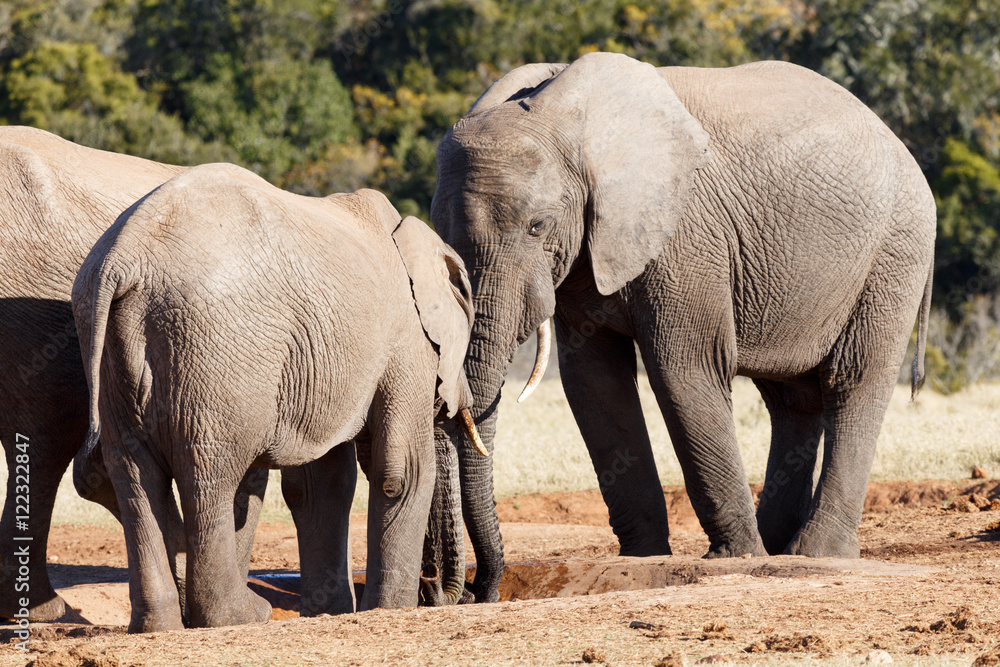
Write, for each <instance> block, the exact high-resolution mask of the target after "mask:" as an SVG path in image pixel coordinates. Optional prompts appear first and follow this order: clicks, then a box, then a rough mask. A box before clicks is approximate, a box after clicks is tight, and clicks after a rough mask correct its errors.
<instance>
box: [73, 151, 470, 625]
mask: <svg viewBox="0 0 1000 667" xmlns="http://www.w3.org/2000/svg"><path fill="white" fill-rule="evenodd" d="M73 307H74V315H75V317H76V321H77V328H78V332H79V337H80V343H81V346H82V349H83V357H84V364H85V368H86V370H87V378H88V382H89V384H90V387H91V410H90V415H91V429H92V433H94V434H97V433H100V434H101V438H102V445H101V446H102V448H103V449H104V458H105V461H106V464H107V466H108V471H109V473H110V475H111V479H112V481H113V483H114V486H115V491H116V494H117V496H118V500H119V504H120V505H121V507H122V512H123V525H124V527H125V537H126V543H127V545H128V560H129V594H130V598H131V602H132V620H131V624H130V627H129V630H130V631H132V632H141V631H154V630H163V629H170V628H179V627H181V618H180V615H179V613H178V608H179V606H178V601H177V599H176V595H177V594H176V590H175V589H174V587H172V586H170V585H168V584H169V579H170V571H169V568H168V566H167V563H166V553H165V551H164V549H163V540H162V537H161V535H160V529H159V526H161V525H163V514H164V511H165V507H166V506H167V505H168V504H169V499H170V497H171V478H173V479H174V480H175V481H176V483H177V486H178V491H179V494H180V499H181V506H182V509H183V514H184V520H185V532H186V536H187V547H188V552H187V577H186V580H187V590H186V595H187V606H188V608H189V610H190V614H191V625H193V626H219V625H232V624H239V623H245V622H252V621H260V620H264V619H266V618H268V617H269V616H270V605H268V604H267V602H266V601H264V600H263V599H262V598H259V597H258V596H256V595H255V594H254V593H252V592H251V591H250V590H249V589H248V588H247V585H246V579H245V576H243V575H242V574H241V573H240V572H239V568H237V567H234V565H233V561H234V558H233V554H234V549H235V541H234V535H233V514H232V498H233V494H234V492H235V491H236V487H237V485H238V483H239V481H240V479H241V478H242V477H243V476H244V474H245V473H246V471H247V470H248V469H249V468H250V467H251V466H260V467H270V468H277V467H286V466H298V465H302V464H305V463H308V462H311V461H312V462H316V463H317V464H319V465H320V466H321V467H322V473H321V474H319V473H318V474H319V475H320V478H321V479H322V480H323V481H324V482H325V483H323V484H315V485H314V489H313V491H314V492H315V493H317V494H322V498H314V499H313V500H314V501H315V505H314V507H316V508H322V511H323V513H324V518H325V521H326V523H327V525H328V526H331V528H330V529H328V530H324V531H313V532H315V533H318V534H316V535H302V534H301V531H300V539H302V540H307V539H308V540H309V541H311V543H312V544H313V545H314V546H316V550H315V551H313V552H312V553H311V557H313V558H317V557H325V558H328V559H329V560H330V562H328V563H326V566H327V573H328V575H329V579H328V581H326V582H307V581H303V582H302V586H303V591H307V590H308V589H309V588H310V587H312V586H320V587H321V588H322V591H323V592H324V594H325V595H327V596H328V597H329V598H331V599H333V600H335V601H336V602H335V604H334V605H333V606H334V610H335V611H351V610H353V606H354V605H353V585H352V579H351V572H350V564H351V560H350V551H349V549H350V542H349V539H348V520H349V515H350V508H351V502H352V499H353V496H354V486H355V476H356V470H357V467H356V465H355V448H354V447H353V446H351V444H350V443H351V442H352V441H353V439H355V438H357V440H358V441H359V444H360V443H361V442H369V443H370V447H365V448H364V449H365V451H366V452H367V453H368V456H370V464H369V465H370V472H369V474H368V477H369V480H370V482H371V486H370V496H369V514H368V517H369V518H368V571H367V581H366V585H365V591H364V596H363V598H362V600H361V603H360V605H359V607H360V608H361V609H369V608H373V607H377V606H378V607H400V606H408V605H415V604H416V603H417V599H418V587H419V576H420V566H421V562H420V559H421V546H422V544H423V538H424V534H425V530H426V529H427V525H428V524H427V521H428V512H429V509H430V504H431V498H432V494H433V492H434V484H435V467H434V466H435V445H434V440H433V427H434V423H433V422H434V416H435V410H436V408H440V409H441V411H442V412H443V413H446V414H447V416H449V417H453V416H455V415H456V413H457V412H458V411H459V410H461V409H467V407H468V405H469V397H470V394H469V389H468V384H467V382H466V380H465V374H464V371H463V361H464V356H465V350H466V348H467V345H468V339H469V333H470V328H471V324H472V304H471V292H470V288H469V285H468V279H467V277H466V274H465V270H464V268H463V266H462V262H461V259H460V258H459V257H458V256H457V255H455V254H454V252H453V251H451V250H450V249H449V248H447V246H445V245H444V243H443V242H442V241H441V240H440V238H438V236H437V235H436V234H434V232H433V231H431V230H430V228H429V227H427V225H425V224H424V223H422V222H420V221H419V220H417V219H416V218H407V219H405V220H403V221H400V219H399V214H398V213H397V212H396V210H395V209H394V208H393V207H392V205H391V204H390V203H389V202H388V200H387V199H386V198H385V197H384V196H383V195H381V194H379V193H377V192H374V191H371V190H361V191H359V192H357V193H354V194H350V195H331V196H330V197H326V198H322V199H320V198H311V197H302V196H299V195H293V194H290V193H287V192H283V191H281V190H279V189H277V188H275V187H273V186H271V185H270V184H268V183H267V182H265V181H264V180H262V179H261V178H259V177H258V176H256V175H254V174H252V173H251V172H248V171H246V170H244V169H242V168H239V167H235V166H232V165H204V166H201V167H194V168H192V169H190V170H188V171H187V172H185V173H184V174H182V175H180V176H177V177H176V178H174V179H172V180H171V181H169V182H167V183H165V184H164V185H162V186H161V187H160V188H158V189H157V190H155V191H154V192H152V193H150V194H149V195H148V196H147V197H145V198H144V199H142V200H140V201H139V202H137V203H136V204H135V205H134V206H133V207H132V208H131V209H130V210H129V211H127V212H126V213H125V214H123V215H122V216H121V217H120V218H119V219H118V221H116V223H115V224H114V225H113V226H112V227H111V229H109V230H108V232H107V233H106V234H105V235H104V236H103V237H102V238H101V239H100V240H99V241H98V242H97V244H96V245H95V246H94V249H93V250H92V251H91V253H90V255H89V256H88V258H87V260H86V261H85V262H84V264H83V266H82V267H81V269H80V273H79V275H78V277H77V280H76V283H75V284H74V288H73ZM442 404H443V406H444V407H441V406H442ZM468 423H470V424H471V418H470V420H469V422H468ZM470 437H471V436H470ZM473 439H474V438H473ZM340 443H347V444H340ZM359 449H360V447H359ZM456 466H457V464H456ZM315 470H318V469H317V468H314V471H315ZM456 473H457V471H456ZM457 511H458V509H457V508H456V512H457ZM447 539H449V540H456V539H459V540H460V539H461V536H460V535H459V536H457V537H456V536H454V535H451V536H448V537H447ZM300 551H301V549H300ZM307 556H310V554H306V555H305V556H304V557H303V558H304V560H305V558H306V557H307ZM306 566H307V563H306V562H303V571H305V569H306ZM460 574H464V572H460Z"/></svg>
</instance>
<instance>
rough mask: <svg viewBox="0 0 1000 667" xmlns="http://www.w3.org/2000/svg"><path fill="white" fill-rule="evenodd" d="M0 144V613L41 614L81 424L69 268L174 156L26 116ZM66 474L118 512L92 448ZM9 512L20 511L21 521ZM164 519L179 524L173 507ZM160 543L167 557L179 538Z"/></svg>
mask: <svg viewBox="0 0 1000 667" xmlns="http://www.w3.org/2000/svg"><path fill="white" fill-rule="evenodd" d="M0 154H2V156H3V157H2V160H0V164H2V167H0V169H2V177H0V368H2V369H3V370H4V379H3V380H2V381H0V441H2V442H3V448H4V454H5V456H6V462H7V493H6V499H5V502H4V510H3V517H2V519H0V618H8V619H10V618H13V617H14V615H15V614H17V613H19V610H20V609H21V604H20V601H21V599H22V598H26V599H27V600H28V613H29V619H30V620H31V621H52V620H55V619H57V618H59V617H61V616H62V615H63V614H64V613H65V611H66V605H65V603H64V602H63V600H62V598H60V597H59V596H58V595H56V593H55V591H54V590H53V588H52V584H51V582H50V581H49V576H48V571H47V569H46V561H47V556H46V543H47V541H48V534H49V523H50V521H51V516H52V507H53V504H54V502H55V497H56V489H57V488H58V486H59V482H60V480H61V479H62V476H63V473H64V472H65V471H66V467H67V466H68V465H69V462H70V461H71V460H72V459H73V457H74V455H75V454H76V453H77V451H78V450H79V449H80V447H81V445H82V444H83V442H84V440H85V439H86V434H87V382H86V378H85V377H84V373H83V362H82V361H81V359H80V346H79V343H78V341H77V337H76V327H75V325H74V322H73V312H72V308H71V305H70V291H71V289H72V286H73V278H74V277H75V276H76V272H77V270H78V269H79V268H80V265H81V264H82V263H83V260H84V258H85V257H86V256H87V253H88V252H89V251H90V249H91V247H92V246H93V245H94V242H95V241H97V239H98V238H99V237H100V236H101V234H103V233H104V231H105V230H106V229H107V228H108V227H110V226H111V223H112V222H114V220H115V218H116V217H117V216H118V214H119V213H121V212H122V211H123V210H125V209H126V208H127V207H128V206H130V205H131V204H132V203H133V202H135V200H136V199H138V198H139V197H141V196H142V195H144V194H146V193H147V192H149V191H150V190H152V189H153V188H155V187H156V186H158V185H159V184H160V183H163V182H164V181H166V180H168V179H169V178H171V177H173V176H175V175H177V174H179V173H181V172H182V171H183V170H184V168H183V167H174V166H170V165H165V164H159V163H157V162H152V161H150V160H143V159H141V158H136V157H132V156H128V155H117V154H114V153H108V152H105V151H98V150H94V149H91V148H86V147H83V146H78V145H76V144H74V143H72V142H69V141H66V140H65V139H61V138H59V137H57V136H55V135H53V134H50V133H48V132H44V131H42V130H38V129H35V128H31V127H17V126H11V127H2V128H0ZM74 482H75V485H76V488H77V490H78V492H79V493H80V494H81V495H82V496H84V497H85V498H88V499H89V500H93V501H94V502H98V503H100V504H102V505H104V506H105V507H107V508H108V509H109V510H110V511H111V512H112V514H114V515H115V516H116V517H117V516H119V513H118V505H117V503H116V501H115V497H114V490H113V489H112V488H111V483H110V480H109V479H108V478H107V475H106V473H105V471H104V470H103V465H102V464H101V462H100V450H99V449H95V450H94V457H92V460H84V459H81V460H80V461H79V465H77V466H76V467H75V468H74ZM266 482H267V479H266V477H261V475H259V474H257V473H254V475H252V476H250V477H249V478H248V479H247V486H246V489H245V492H244V493H243V494H242V499H243V502H244V505H243V506H242V509H241V510H240V512H239V513H240V515H241V517H240V525H241V526H242V527H243V528H242V529H241V531H240V533H241V544H242V545H243V552H244V556H243V561H244V562H249V556H250V547H251V545H252V542H253V534H254V529H255V527H256V524H257V515H258V513H259V511H260V501H261V497H262V495H263V492H264V490H263V485H264V484H266ZM25 501H27V502H25ZM19 516H26V517H27V521H26V522H25V523H26V524H27V529H26V530H24V529H21V528H20V527H19V525H18V523H17V521H18V517H19ZM172 521H174V522H175V525H177V526H178V527H179V525H180V517H179V514H177V513H176V511H175V512H174V513H173V514H172ZM15 536H18V537H30V538H31V539H30V541H15V540H14V537H15ZM179 536H180V537H183V536H182V535H179ZM25 543H28V544H29V545H30V547H29V556H28V558H27V560H28V564H27V565H26V566H25V568H26V569H27V580H26V581H24V580H19V579H21V578H22V565H23V564H22V563H21V562H20V560H21V557H20V556H18V555H17V551H18V547H23V546H24V544H25ZM171 547H172V548H171V558H172V559H173V557H174V551H176V550H178V549H179V550H183V546H182V545H177V544H172V545H171ZM178 584H179V585H183V582H182V581H179V582H178Z"/></svg>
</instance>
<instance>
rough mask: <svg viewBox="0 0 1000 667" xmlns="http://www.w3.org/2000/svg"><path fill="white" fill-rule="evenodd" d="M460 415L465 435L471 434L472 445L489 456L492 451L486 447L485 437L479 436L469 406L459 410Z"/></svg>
mask: <svg viewBox="0 0 1000 667" xmlns="http://www.w3.org/2000/svg"><path fill="white" fill-rule="evenodd" d="M458 415H459V418H460V419H461V420H462V428H463V429H464V430H465V435H467V436H469V440H470V441H471V442H472V446H473V447H475V448H476V451H477V452H479V453H480V454H482V455H483V456H489V455H490V452H489V450H488V449H486V445H484V444H483V439H482V438H480V437H479V431H478V430H477V429H476V422H475V421H473V420H472V413H471V412H470V411H469V408H462V409H461V410H459V413H458Z"/></svg>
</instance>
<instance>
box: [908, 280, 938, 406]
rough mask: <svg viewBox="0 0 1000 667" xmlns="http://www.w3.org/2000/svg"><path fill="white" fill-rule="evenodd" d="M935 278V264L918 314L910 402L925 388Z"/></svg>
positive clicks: (925, 287)
mask: <svg viewBox="0 0 1000 667" xmlns="http://www.w3.org/2000/svg"><path fill="white" fill-rule="evenodd" d="M933 277H934V263H933V262H932V263H931V267H930V268H929V269H928V270H927V284H926V285H925V286H924V296H923V298H922V299H921V300H920V312H919V313H918V314H917V350H916V352H915V353H914V354H913V372H912V373H911V378H910V400H911V401H912V400H913V399H915V398H916V397H917V393H918V392H919V391H920V388H921V387H923V386H924V380H925V379H926V376H925V375H924V352H925V351H926V349H927V320H928V318H929V317H930V314H931V285H932V279H933Z"/></svg>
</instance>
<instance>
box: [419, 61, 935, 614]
mask: <svg viewBox="0 0 1000 667" xmlns="http://www.w3.org/2000/svg"><path fill="white" fill-rule="evenodd" d="M437 162H438V180H437V190H436V192H435V195H434V200H433V203H432V209H431V216H432V220H433V222H434V225H435V228H436V229H437V230H438V232H439V233H440V234H441V235H442V237H443V238H444V240H445V241H446V242H448V243H449V244H451V245H452V247H454V248H455V250H456V251H457V252H458V253H459V255H461V256H462V258H463V259H464V260H465V263H466V266H467V268H468V270H469V278H470V280H471V283H472V288H473V294H474V303H475V310H476V321H475V326H474V328H473V333H472V339H471V342H470V346H469V354H468V359H467V362H466V372H467V375H468V378H469V383H470V386H471V388H472V393H473V400H474V404H475V407H474V409H473V414H474V416H475V419H476V421H477V423H478V425H479V429H480V433H481V435H482V437H483V440H484V442H485V443H486V445H487V448H488V449H489V450H490V451H491V452H492V447H493V439H494V433H495V426H496V418H497V405H498V401H499V393H500V387H501V385H502V384H503V379H504V376H505V372H506V370H507V368H508V365H509V364H510V361H511V359H512V356H513V354H514V351H515V350H516V348H517V346H518V345H519V344H520V343H521V342H523V341H524V340H525V339H526V338H527V337H528V336H529V334H530V333H531V332H532V331H533V330H535V329H539V333H540V336H539V339H540V341H541V342H540V344H539V348H540V351H542V348H544V347H545V345H544V341H545V339H546V335H545V334H546V332H547V324H543V323H547V321H548V319H549V317H550V316H553V315H554V321H555V328H556V335H557V338H558V341H559V346H558V354H559V364H560V373H561V376H562V383H563V387H564V389H565V392H566V397H567V399H568V401H569V404H570V407H571V408H572V410H573V414H574V416H575V418H576V421H577V424H578V425H579V427H580V431H581V433H582V435H583V439H584V441H585V442H586V445H587V448H588V450H589V452H590V456H591V459H592V461H593V464H594V470H595V472H596V473H597V479H598V481H599V484H600V487H601V492H602V494H603V496H604V499H605V502H606V503H607V505H608V509H609V513H610V522H611V525H612V527H613V529H614V531H615V534H616V535H617V536H618V539H619V543H620V546H621V553H622V554H624V555H649V554H668V553H670V547H669V545H668V531H667V513H666V508H665V503H664V498H663V494H662V491H661V488H660V483H659V480H658V477H657V472H656V467H655V464H654V462H653V457H652V454H651V451H650V442H649V437H648V434H647V431H646V426H645V422H644V419H643V414H642V411H641V409H640V404H639V398H638V392H637V387H636V358H635V353H634V346H633V341H634V342H635V344H637V346H638V349H639V351H640V353H641V355H642V360H643V363H644V365H645V368H646V371H647V373H648V377H649V382H650V385H651V386H652V389H653V391H654V393H655V395H656V398H657V401H658V403H659V407H660V410H661V411H662V413H663V417H664V419H665V421H666V424H667V427H668V430H669V433H670V438H671V441H672V442H673V444H674V449H675V452H676V454H677V457H678V460H679V462H680V464H681V468H682V471H683V474H684V480H685V483H686V486H687V490H688V493H689V494H690V497H691V501H692V504H693V505H694V508H695V511H696V512H697V515H698V518H699V520H700V522H701V525H702V526H703V528H704V529H705V531H706V533H707V534H708V536H709V538H710V541H711V547H710V551H709V553H708V554H707V555H708V556H738V555H742V554H748V553H749V554H753V555H764V554H765V553H766V552H770V553H782V552H784V553H791V554H805V555H809V556H842V557H857V556H858V554H859V545H858V540H857V526H858V523H859V520H860V514H861V510H862V505H863V501H864V495H865V489H866V485H867V479H868V474H869V472H870V467H871V463H872V459H873V456H874V448H875V442H876V437H877V435H878V432H879V429H880V426H881V422H882V419H883V416H884V412H885V409H886V406H887V403H888V401H889V397H890V395H891V394H892V391H893V386H894V384H895V381H896V376H897V373H898V369H899V366H900V364H901V362H902V358H903V356H904V354H905V348H906V345H907V341H908V339H909V336H910V332H911V329H912V327H913V322H914V320H915V319H917V317H918V313H919V328H918V341H917V354H916V358H915V360H914V374H913V377H914V387H913V389H914V391H916V389H917V387H918V386H919V383H920V381H922V377H923V351H924V342H925V339H926V319H927V313H928V309H929V298H930V280H931V269H932V259H933V246H934V234H935V206H934V199H933V197H932V195H931V192H930V190H929V188H928V186H927V183H926V181H925V179H924V177H923V175H922V174H921V172H920V169H919V167H918V166H917V164H916V162H915V161H914V160H913V158H912V157H911V156H910V154H909V153H908V152H907V150H906V148H905V147H904V146H903V144H902V143H901V142H900V141H899V140H898V139H897V138H896V137H895V136H894V135H893V134H892V132H891V131H890V130H889V129H888V128H887V127H886V126H885V125H884V124H883V123H882V122H881V121H880V120H879V119H878V118H877V117H876V116H875V115H874V114H873V113H872V112H871V111H870V110H869V109H867V108H866V107H865V106H864V105H863V104H861V103H860V102H859V101H858V100H857V99H856V98H854V97H853V96H852V95H851V94H850V93H848V92H847V91H846V90H844V89H843V88H841V87H840V86H838V85H836V84H834V83H832V82H831V81H829V80H827V79H825V78H823V77H822V76H820V75H818V74H815V73H813V72H811V71H808V70H806V69H803V68H801V67H798V66H795V65H791V64H788V63H781V62H762V63H753V64H749V65H743V66H739V67H733V68H728V69H699V68H680V67H668V68H660V69H656V68H654V67H652V66H650V65H648V64H644V63H641V62H638V61H636V60H633V59H630V58H628V57H626V56H622V55H615V54H607V53H595V54H590V55H586V56H583V57H582V58H580V59H579V60H577V61H575V62H574V63H573V64H571V65H569V66H566V65H547V64H538V65H525V66H523V67H520V68H518V69H515V70H513V71H512V72H510V73H509V74H507V75H506V76H504V77H503V78H502V79H500V80H499V81H498V82H497V83H495V84H494V85H493V86H492V87H491V88H490V89H489V90H487V91H486V93H484V94H483V96H482V97H481V98H480V99H479V100H478V101H477V102H476V103H475V105H474V106H473V107H472V109H471V110H470V111H469V113H468V114H467V115H466V116H465V117H464V118H463V119H461V120H460V121H459V122H458V123H456V124H455V126H454V127H453V128H452V129H451V130H450V131H449V132H448V134H446V135H445V137H444V139H443V140H442V142H441V144H440V146H439V149H438V157H437ZM539 356H540V358H539V360H538V361H537V362H536V373H534V374H533V376H534V377H535V378H536V380H533V381H532V383H533V382H534V381H537V376H538V375H539V374H538V373H537V370H538V369H539V365H540V364H541V363H542V360H541V357H543V356H544V352H543V351H542V354H540V355H539ZM735 375H745V376H749V377H751V378H753V381H754V383H755V384H756V385H757V387H758V388H759V390H760V392H761V394H762V396H763V399H764V402H765V404H766V406H767V408H768V411H769V412H770V416H771V423H772V441H771V448H770V453H769V458H768V464H767V472H766V481H765V487H764V491H763V493H762V494H761V499H760V506H759V509H758V511H757V512H756V515H755V511H754V504H753V500H752V497H751V494H750V490H749V488H748V485H747V481H746V477H745V475H744V471H743V467H742V461H741V459H740V455H739V450H738V449H737V445H736V437H735V432H734V424H733V415H732V403H731V395H730V389H731V381H732V379H733V377H734V376H735ZM530 385H531V383H529V386H530ZM452 437H453V439H454V440H455V441H456V445H457V446H458V447H459V457H460V464H461V470H460V479H461V487H462V495H463V497H462V502H463V511H464V515H465V521H466V526H467V528H468V530H469V534H470V536H471V539H472V542H473V546H474V548H475V550H476V557H477V561H478V569H477V571H476V581H475V582H474V583H473V585H472V591H473V593H474V594H475V596H476V599H477V600H495V599H496V595H497V593H496V586H497V583H498V581H499V577H500V574H501V570H502V568H503V544H502V542H501V538H500V533H499V529H498V524H497V519H496V511H495V506H494V499H493V487H492V457H490V459H483V460H479V459H478V458H476V457H472V456H470V454H469V450H468V447H467V446H466V445H464V444H463V443H462V442H461V436H460V434H457V433H456V432H454V431H453V432H452ZM821 441H822V442H823V443H824V457H823V465H822V473H821V475H820V478H819V481H818V483H817V485H816V488H815V489H813V485H812V474H813V469H814V467H815V463H816V456H817V451H818V446H819V443H820V442H821ZM765 549H766V552H765Z"/></svg>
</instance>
